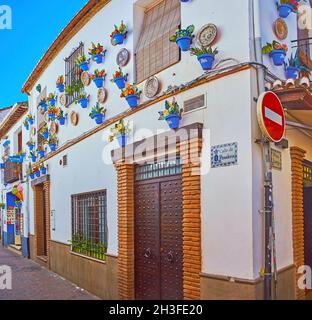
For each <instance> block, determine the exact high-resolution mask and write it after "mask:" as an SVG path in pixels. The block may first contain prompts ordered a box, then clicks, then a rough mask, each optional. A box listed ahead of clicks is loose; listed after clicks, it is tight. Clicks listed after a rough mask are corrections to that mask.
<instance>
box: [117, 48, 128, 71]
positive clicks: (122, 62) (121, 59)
mask: <svg viewBox="0 0 312 320" xmlns="http://www.w3.org/2000/svg"><path fill="white" fill-rule="evenodd" d="M129 59H130V53H129V51H128V50H127V49H126V48H124V49H121V50H120V51H119V52H118V54H117V59H116V62H117V64H118V65H119V66H120V67H125V66H126V65H127V64H128V62H129Z"/></svg>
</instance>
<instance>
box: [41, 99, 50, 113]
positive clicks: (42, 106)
mask: <svg viewBox="0 0 312 320" xmlns="http://www.w3.org/2000/svg"><path fill="white" fill-rule="evenodd" d="M39 108H40V109H41V110H42V112H46V111H47V108H48V105H47V101H46V99H42V100H41V101H40V102H39Z"/></svg>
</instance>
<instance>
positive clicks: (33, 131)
mask: <svg viewBox="0 0 312 320" xmlns="http://www.w3.org/2000/svg"><path fill="white" fill-rule="evenodd" d="M30 134H31V136H33V137H34V136H35V135H36V128H35V127H31V129H30Z"/></svg>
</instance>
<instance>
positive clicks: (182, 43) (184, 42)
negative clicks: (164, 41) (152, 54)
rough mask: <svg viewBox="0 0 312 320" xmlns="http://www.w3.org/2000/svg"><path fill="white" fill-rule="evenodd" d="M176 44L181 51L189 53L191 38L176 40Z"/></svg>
mask: <svg viewBox="0 0 312 320" xmlns="http://www.w3.org/2000/svg"><path fill="white" fill-rule="evenodd" d="M176 43H177V45H178V46H179V47H180V49H181V50H182V51H189V50H190V48H191V43H192V37H180V38H177V40H176Z"/></svg>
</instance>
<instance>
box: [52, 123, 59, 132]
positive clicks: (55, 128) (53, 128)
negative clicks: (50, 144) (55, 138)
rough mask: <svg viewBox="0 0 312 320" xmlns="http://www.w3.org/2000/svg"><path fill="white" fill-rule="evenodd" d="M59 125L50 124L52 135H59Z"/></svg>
mask: <svg viewBox="0 0 312 320" xmlns="http://www.w3.org/2000/svg"><path fill="white" fill-rule="evenodd" d="M58 129H59V127H58V124H57V123H56V122H54V121H52V122H50V133H51V134H57V133H58Z"/></svg>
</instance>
